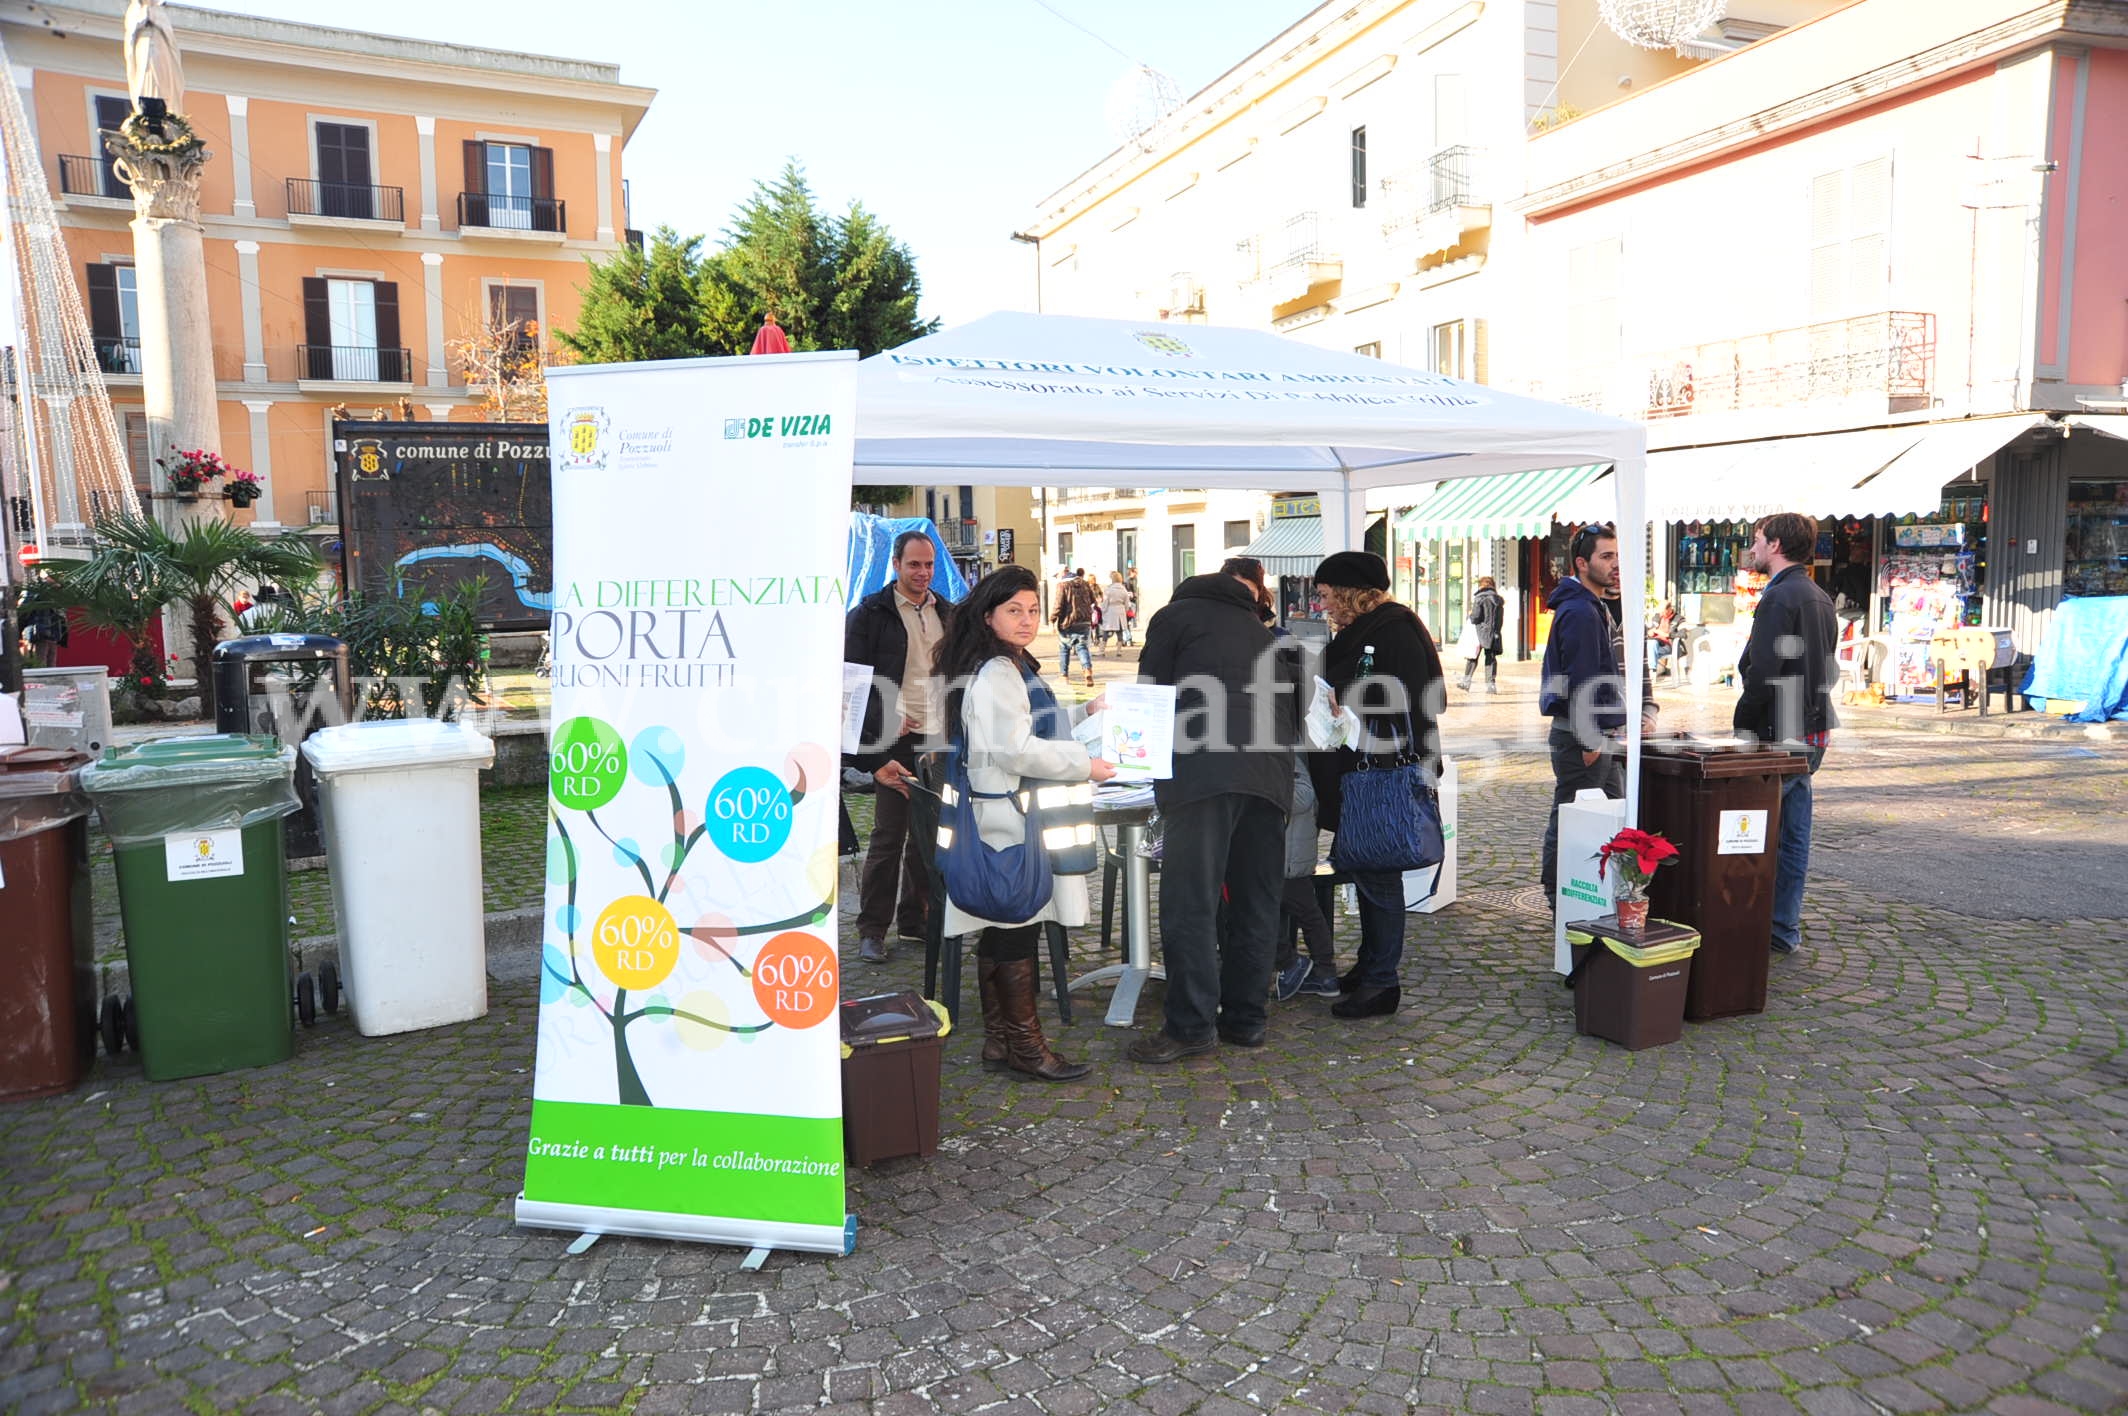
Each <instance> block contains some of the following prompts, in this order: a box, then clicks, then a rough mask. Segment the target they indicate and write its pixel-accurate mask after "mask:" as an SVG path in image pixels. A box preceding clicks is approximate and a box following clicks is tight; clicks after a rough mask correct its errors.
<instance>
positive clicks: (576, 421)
mask: <svg viewBox="0 0 2128 1416" xmlns="http://www.w3.org/2000/svg"><path fill="white" fill-rule="evenodd" d="M606 431H607V420H606V410H605V409H603V408H572V409H570V410H569V413H568V416H567V417H565V418H563V419H562V446H561V458H560V466H561V470H562V471H564V472H574V471H583V472H603V471H605V470H606V459H607V455H608V448H607V438H606Z"/></svg>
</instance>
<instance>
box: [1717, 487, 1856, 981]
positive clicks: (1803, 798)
mask: <svg viewBox="0 0 2128 1416" xmlns="http://www.w3.org/2000/svg"><path fill="white" fill-rule="evenodd" d="M1817 543H1818V523H1817V522H1816V521H1814V520H1812V519H1811V518H1810V517H1808V516H1803V515H1800V514H1799V513H1796V512H1792V511H1784V512H1781V513H1779V514H1778V515H1775V516H1769V517H1766V518H1765V519H1764V520H1762V521H1760V522H1759V523H1758V525H1756V526H1754V527H1752V529H1751V547H1750V549H1749V550H1747V551H1746V552H1745V553H1744V555H1745V562H1746V563H1747V564H1748V565H1749V566H1750V567H1751V568H1752V569H1753V570H1755V571H1757V572H1759V573H1760V574H1761V575H1767V576H1771V577H1772V579H1771V580H1769V581H1768V582H1767V585H1766V588H1765V590H1763V591H1762V592H1760V594H1759V605H1758V610H1757V612H1756V613H1755V614H1753V615H1752V617H1751V638H1750V639H1749V640H1748V641H1746V643H1745V645H1744V653H1743V657H1742V658H1740V659H1739V660H1738V661H1737V674H1738V676H1739V677H1740V678H1741V679H1742V680H1743V685H1744V691H1743V696H1742V697H1740V698H1738V699H1737V701H1736V715H1735V717H1734V718H1733V719H1732V720H1731V721H1732V722H1733V724H1734V725H1735V727H1736V730H1737V732H1739V733H1745V734H1749V735H1750V736H1752V737H1755V738H1757V739H1758V740H1759V741H1761V742H1786V743H1800V744H1801V745H1802V746H1803V747H1804V749H1805V750H1806V751H1807V753H1808V763H1809V770H1808V771H1804V772H1799V773H1797V774H1796V775H1795V776H1793V777H1789V778H1787V779H1786V780H1785V781H1783V782H1782V784H1781V833H1780V846H1779V852H1778V854H1777V855H1776V856H1775V857H1774V871H1773V952H1774V953H1776V954H1793V953H1794V952H1795V951H1796V950H1797V949H1799V948H1801V947H1802V940H1803V936H1802V926H1803V885H1804V881H1805V879H1806V878H1807V877H1808V876H1809V874H1810V818H1811V779H1812V778H1813V777H1815V776H1816V775H1817V771H1818V768H1819V767H1820V766H1822V765H1823V764H1824V761H1825V749H1826V746H1827V745H1828V743H1829V742H1830V741H1831V737H1832V730H1833V728H1834V727H1835V726H1836V725H1837V723H1838V718H1837V716H1836V715H1835V714H1834V713H1833V708H1832V686H1833V682H1834V680H1835V679H1836V678H1837V677H1838V668H1837V665H1836V663H1835V655H1836V654H1837V652H1838V646H1839V642H1840V627H1839V619H1838V616H1837V615H1836V614H1835V613H1834V612H1833V606H1832V598H1831V597H1830V596H1828V595H1827V594H1826V593H1825V592H1824V591H1823V590H1820V589H1819V588H1818V585H1817V582H1816V581H1815V580H1813V579H1811V575H1810V561H1811V555H1812V552H1813V551H1814V549H1815V548H1816V546H1817Z"/></svg>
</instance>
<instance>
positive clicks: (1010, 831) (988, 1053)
mask: <svg viewBox="0 0 2128 1416" xmlns="http://www.w3.org/2000/svg"><path fill="white" fill-rule="evenodd" d="M1041 627H1042V601H1041V596H1040V595H1039V593H1037V582H1036V580H1035V577H1034V572H1033V571H1031V570H1029V569H1027V567H1025V566H1021V565H1009V566H1002V567H1000V568H999V569H998V570H996V571H995V572H993V573H992V574H990V575H987V576H985V577H983V578H982V579H981V580H979V581H977V582H976V584H975V588H974V589H972V590H971V591H969V592H968V598H967V599H965V600H963V601H962V602H961V604H960V607H959V608H958V609H957V610H955V611H954V615H953V622H952V624H951V626H950V627H949V628H948V629H947V631H946V637H945V638H944V639H942V640H941V641H939V646H938V657H937V659H936V661H935V663H936V669H935V674H936V677H937V680H938V681H939V682H941V683H944V684H945V685H946V730H947V732H948V733H950V734H951V735H952V736H953V737H954V738H955V739H957V740H960V741H964V742H965V743H966V744H967V749H968V785H969V786H970V787H971V788H972V789H973V790H974V791H975V792H977V793H980V794H981V795H980V796H979V797H978V799H977V801H976V803H975V817H976V828H977V830H978V831H980V832H981V834H982V838H983V841H984V842H985V843H986V844H987V845H990V846H992V847H993V848H996V849H999V850H1003V849H1006V848H1008V847H1011V846H1015V845H1018V844H1019V843H1020V842H1021V841H1023V840H1024V839H1026V829H1027V827H1026V818H1025V817H1023V816H1022V815H1021V814H1020V810H1019V808H1018V807H1017V806H1016V805H1015V804H1014V803H1013V802H1012V801H1011V800H1009V798H1010V797H1011V796H1012V795H1013V794H1014V793H1017V792H1018V791H1020V790H1021V787H1022V786H1023V784H1025V783H1026V782H1028V781H1048V782H1083V781H1086V780H1087V779H1088V778H1092V779H1093V780H1094V781H1096V782H1105V781H1107V780H1108V779H1109V778H1110V777H1113V776H1114V775H1115V774H1116V769H1115V765H1114V764H1113V763H1109V762H1104V761H1102V760H1101V759H1100V758H1098V757H1089V756H1088V755H1087V751H1086V749H1085V748H1084V747H1082V746H1080V745H1079V744H1078V743H1077V742H1075V741H1073V740H1072V736H1071V714H1070V712H1069V711H1068V710H1065V709H1062V708H1060V707H1058V706H1057V700H1056V697H1055V695H1053V694H1052V693H1050V691H1049V688H1048V686H1047V685H1045V684H1044V683H1043V682H1042V679H1041V673H1040V670H1039V668H1038V667H1037V665H1036V663H1035V658H1034V656H1033V655H1032V654H1030V653H1028V652H1027V646H1028V645H1029V644H1032V643H1033V642H1034V637H1035V634H1036V632H1037V631H1039V630H1040V629H1041ZM1086 920H1087V899H1086V878H1085V877H1084V876H1080V875H1059V876H1057V877H1056V878H1055V883H1054V886H1053V889H1052V892H1051V894H1050V897H1049V903H1048V904H1046V905H1044V906H1043V907H1042V908H1041V910H1040V911H1039V912H1037V913H1036V914H1035V916H1034V917H1033V918H1032V919H1023V920H989V919H980V918H978V917H976V916H975V915H971V914H969V913H967V912H966V911H964V910H962V909H961V908H960V906H958V905H956V904H954V903H953V902H952V901H951V900H948V901H947V904H946V924H945V932H946V933H947V934H952V935H966V934H973V933H976V932H977V931H981V934H982V938H981V940H980V942H979V943H978V944H977V945H976V951H975V959H976V963H975V976H976V982H977V985H978V987H979V988H980V990H981V993H982V999H983V1065H984V1066H986V1067H991V1068H1005V1069H1009V1070H1011V1071H1015V1072H1023V1073H1025V1074H1026V1075H1028V1076H1030V1077H1039V1078H1040V1079H1041V1080H1043V1081H1045V1082H1068V1081H1073V1080H1075V1079H1077V1078H1079V1077H1083V1076H1085V1075H1086V1072H1087V1067H1086V1064H1085V1063H1083V1062H1070V1061H1067V1060H1065V1059H1064V1058H1062V1057H1060V1056H1058V1055H1057V1054H1056V1053H1055V1052H1054V1051H1052V1050H1051V1049H1050V1046H1049V1042H1048V1040H1047V1039H1046V1038H1045V1037H1044V1036H1043V1035H1042V1017H1041V1012H1040V1009H1039V999H1038V997H1037V992H1036V988H1035V954H1036V948H1037V945H1038V944H1039V942H1040V940H1041V936H1042V927H1043V926H1044V925H1045V924H1048V923H1050V922H1051V921H1055V922H1056V923H1058V924H1062V925H1065V926H1067V927H1069V926H1074V925H1081V924H1084V923H1086Z"/></svg>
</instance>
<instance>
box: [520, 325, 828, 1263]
mask: <svg viewBox="0 0 2128 1416" xmlns="http://www.w3.org/2000/svg"><path fill="white" fill-rule="evenodd" d="M856 372H857V365H856V361H855V359H854V358H852V357H843V356H835V355H792V356H786V357H783V358H778V359H732V360H719V361H714V362H712V361H703V362H702V363H698V364H696V363H689V364H672V363H668V364H647V365H607V366H579V367H573V368H568V369H556V370H550V371H549V380H550V388H551V389H552V390H553V391H554V392H555V393H556V395H557V397H556V399H555V402H556V405H557V407H556V412H555V415H554V418H553V422H552V427H551V430H550V436H551V437H552V439H553V446H554V447H555V448H556V449H557V450H563V449H571V448H577V447H580V446H582V445H583V444H581V443H579V442H576V441H574V439H576V438H577V436H578V435H577V432H576V429H578V428H580V427H582V426H584V423H585V417H584V415H585V414H587V413H588V414H589V415H591V421H592V422H594V423H595V424H596V425H597V426H599V427H600V428H601V429H603V430H604V431H603V432H602V434H601V436H600V437H599V438H597V439H596V440H595V441H596V444H597V446H598V447H600V448H609V449H610V451H611V452H612V455H613V458H614V463H615V470H616V471H617V472H618V471H623V470H624V471H625V472H626V474H627V475H626V476H625V477H610V476H607V475H604V474H603V473H599V472H597V471H596V470H594V469H591V468H588V467H575V468H565V469H563V470H561V471H560V472H559V474H558V475H557V476H556V477H554V478H553V479H552V486H553V502H554V505H553V510H554V518H553V525H554V527H555V530H556V535H555V540H554V589H553V642H554V665H553V677H552V680H551V682H552V691H553V703H554V708H553V713H554V732H553V738H552V742H551V746H550V755H551V763H550V766H551V773H550V777H549V796H550V801H549V808H550V809H549V812H548V833H547V850H546V859H545V864H546V880H547V893H546V907H545V910H544V911H543V915H544V918H543V921H542V924H543V937H542V946H541V951H540V989H539V1012H538V1019H539V1035H538V1048H537V1053H536V1060H535V1064H534V1071H533V1081H532V1108H531V1113H532V1114H531V1124H530V1128H529V1130H530V1135H529V1141H528V1144H527V1148H526V1160H525V1179H524V1193H523V1194H522V1196H520V1197H519V1199H518V1201H517V1207H516V1215H517V1219H518V1221H519V1223H523V1224H532V1225H539V1226H543V1227H547V1228H558V1229H578V1230H582V1231H585V1232H588V1233H594V1234H597V1233H618V1234H639V1235H650V1236H657V1237H662V1238H669V1239H697V1240H708V1241H717V1242H724V1243H732V1244H740V1245H745V1246H747V1247H754V1246H765V1247H777V1248H796V1249H809V1250H816V1251H826V1252H831V1253H839V1252H843V1251H844V1247H845V1244H846V1226H845V1214H846V1209H845V1199H844V1183H843V1136H842V1090H841V1072H840V1067H841V1036H840V1030H839V1027H838V1024H837V1009H836V1003H837V1001H838V998H839V996H840V974H841V968H840V963H839V960H838V957H837V952H836V916H835V875H836V853H835V852H836V844H835V843H836V826H837V811H836V787H837V781H838V768H837V759H838V758H839V756H840V752H839V750H838V749H839V747H840V743H841V736H842V734H841V723H840V722H839V711H838V710H839V707H840V703H841V698H840V695H839V694H838V692H837V690H838V688H839V687H840V686H841V682H842V670H841V669H840V668H839V667H838V665H839V664H840V663H841V661H842V640H843V605H844V598H845V597H844V586H843V575H844V571H845V566H846V560H847V554H848V536H849V531H848V527H849V510H848V506H849V489H850V464H851V457H852V452H853V442H852V436H851V434H852V428H853V423H854V418H853V416H852V409H853V408H854V406H855V402H856V383H857V380H856ZM779 409H788V410H791V412H790V413H789V414H788V415H787V416H786V415H785V414H783V413H779V412H776V411H775V410H779ZM764 410H767V411H764ZM734 426H736V428H737V432H736V433H734V432H733V429H734ZM764 428H765V429H766V431H765V432H764V431H763V429H764ZM587 441H588V440H587Z"/></svg>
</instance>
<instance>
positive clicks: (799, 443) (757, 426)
mask: <svg viewBox="0 0 2128 1416" xmlns="http://www.w3.org/2000/svg"><path fill="white" fill-rule="evenodd" d="M833 431H834V420H833V418H832V417H830V415H828V414H826V413H768V414H762V415H760V416H757V417H752V418H726V419H725V420H724V438H725V441H727V442H743V441H752V440H755V439H763V438H765V439H768V440H770V441H775V442H780V443H782V445H783V446H785V447H810V446H816V445H818V444H819V443H820V442H822V441H824V440H825V439H826V438H827V437H828V435H829V434H830V433H832V432H833Z"/></svg>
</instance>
